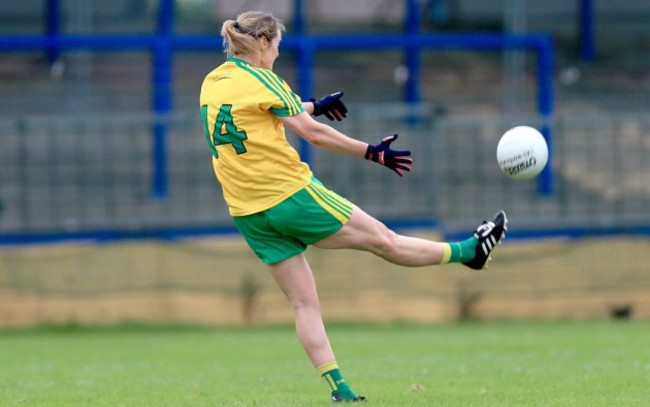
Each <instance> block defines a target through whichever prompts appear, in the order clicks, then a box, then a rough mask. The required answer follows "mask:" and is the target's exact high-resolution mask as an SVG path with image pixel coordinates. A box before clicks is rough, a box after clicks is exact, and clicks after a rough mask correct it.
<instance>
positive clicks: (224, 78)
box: [200, 57, 313, 216]
mask: <svg viewBox="0 0 650 407" xmlns="http://www.w3.org/2000/svg"><path fill="white" fill-rule="evenodd" d="M200 106H201V118H202V121H203V129H204V131H205V136H206V138H207V141H208V146H209V147H210V150H211V151H212V166H213V168H214V172H215V174H216V176H217V179H218V180H219V183H220V184H221V187H222V189H223V196H224V199H225V201H226V204H227V205H228V208H229V211H230V214H231V215H232V216H245V215H251V214H253V213H257V212H261V211H264V210H266V209H268V208H270V207H272V206H275V205H276V204H278V203H280V202H282V201H283V200H285V199H286V198H288V197H289V196H291V195H293V194H294V193H295V192H297V191H299V190H300V189H302V188H304V187H306V186H307V185H308V184H309V183H310V181H311V178H312V175H313V174H312V172H311V170H310V168H309V166H308V165H307V164H306V163H304V162H302V161H301V160H300V156H299V155H298V152H297V151H296V150H295V149H294V148H293V147H292V146H291V145H290V144H289V142H288V141H287V138H286V134H285V129H284V125H283V124H282V122H281V121H280V119H279V118H278V117H288V116H294V115H296V114H299V113H301V112H304V109H303V108H302V102H301V100H300V98H299V97H298V96H297V95H296V94H295V93H293V91H292V90H291V88H290V87H289V86H288V85H287V84H286V82H285V81H284V80H283V79H282V78H280V77H279V76H278V75H276V74H275V73H273V72H272V71H270V70H268V69H263V68H256V67H254V66H252V65H251V64H249V63H248V62H246V61H243V60H241V59H238V58H233V57H230V58H228V59H227V60H226V62H224V63H223V64H222V65H220V66H218V67H217V68H216V69H214V70H213V71H212V72H210V73H209V74H208V75H207V76H206V77H205V79H204V80H203V84H202V85H201V96H200Z"/></svg>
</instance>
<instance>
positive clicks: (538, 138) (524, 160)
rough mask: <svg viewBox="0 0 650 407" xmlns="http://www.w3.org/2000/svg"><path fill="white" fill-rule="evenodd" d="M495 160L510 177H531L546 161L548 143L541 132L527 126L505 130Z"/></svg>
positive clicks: (538, 171)
mask: <svg viewBox="0 0 650 407" xmlns="http://www.w3.org/2000/svg"><path fill="white" fill-rule="evenodd" d="M497 162H498V163H499V167H500V168H501V171H503V173H504V174H506V175H507V176H508V177H510V178H512V179H531V178H533V177H535V176H537V175H538V174H539V173H540V172H542V170H543V169H544V167H546V163H547V162H548V145H547V144H546V140H544V136H542V133H540V132H539V131H537V130H536V129H534V128H532V127H529V126H517V127H513V128H512V129H510V130H508V131H506V132H505V133H504V134H503V136H501V139H500V140H499V144H498V145H497Z"/></svg>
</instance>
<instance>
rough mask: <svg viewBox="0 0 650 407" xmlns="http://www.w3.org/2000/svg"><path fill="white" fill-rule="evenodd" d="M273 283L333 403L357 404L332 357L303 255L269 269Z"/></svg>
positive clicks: (314, 290) (359, 398)
mask: <svg viewBox="0 0 650 407" xmlns="http://www.w3.org/2000/svg"><path fill="white" fill-rule="evenodd" d="M269 267H270V269H271V275H272V276H273V278H274V279H275V281H276V283H277V284H278V286H279V287H280V289H282V291H283V292H284V293H285V294H286V296H287V298H289V302H290V303H291V305H292V307H293V311H294V317H295V323H296V332H297V334H298V339H299V340H300V343H301V344H302V346H303V348H304V349H305V352H306V353H307V355H308V356H309V359H310V360H311V362H312V364H313V365H314V367H315V368H316V369H317V371H318V373H319V374H320V375H321V376H322V377H323V378H324V379H325V380H326V381H327V383H328V384H329V385H330V387H331V389H332V400H333V401H345V400H352V401H360V400H362V399H363V397H362V396H358V395H357V394H355V393H354V392H353V391H352V389H351V388H350V386H349V385H348V384H347V383H346V382H345V380H344V379H343V377H342V375H341V371H340V370H339V367H338V364H337V363H336V359H335V357H334V352H333V351H332V347H331V345H330V342H329V339H328V338H327V333H326V332H325V326H324V324H323V318H322V316H321V310H320V301H319V299H318V293H317V291H316V282H315V280H314V276H313V274H312V271H311V268H310V267H309V264H308V263H307V260H306V259H305V256H304V254H299V255H296V256H293V257H291V258H289V259H287V260H284V261H281V262H279V263H275V264H272V265H270V266H269Z"/></svg>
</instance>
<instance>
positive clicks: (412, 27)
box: [404, 0, 420, 104]
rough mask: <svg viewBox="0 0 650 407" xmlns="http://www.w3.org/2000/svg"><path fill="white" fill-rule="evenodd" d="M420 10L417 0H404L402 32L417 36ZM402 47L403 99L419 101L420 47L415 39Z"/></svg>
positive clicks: (408, 101) (410, 102) (413, 102)
mask: <svg viewBox="0 0 650 407" xmlns="http://www.w3.org/2000/svg"><path fill="white" fill-rule="evenodd" d="M419 15H420V10H419V6H418V0H406V19H405V23H404V26H405V27H404V32H405V34H406V35H409V34H410V35H414V36H417V35H418V34H419V32H420V17H419ZM407 43H408V44H409V45H407V46H406V47H405V49H404V52H405V55H404V62H405V65H406V69H407V77H406V83H405V84H404V100H405V101H406V103H409V104H416V103H419V102H420V88H419V86H420V47H419V45H416V44H414V43H415V41H407Z"/></svg>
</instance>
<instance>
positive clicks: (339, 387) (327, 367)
mask: <svg viewBox="0 0 650 407" xmlns="http://www.w3.org/2000/svg"><path fill="white" fill-rule="evenodd" d="M316 370H317V371H318V373H320V375H321V376H322V377H323V378H324V379H325V381H326V382H327V384H329V386H330V388H331V389H332V395H337V396H339V397H340V398H342V399H344V400H347V399H353V398H355V397H357V395H356V394H355V393H354V392H353V391H352V389H351V388H350V386H349V385H348V384H347V383H346V382H345V379H344V378H343V375H341V371H340V370H339V366H338V364H337V363H336V361H334V362H329V363H325V364H324V365H322V366H320V367H318V368H317V369H316Z"/></svg>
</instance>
